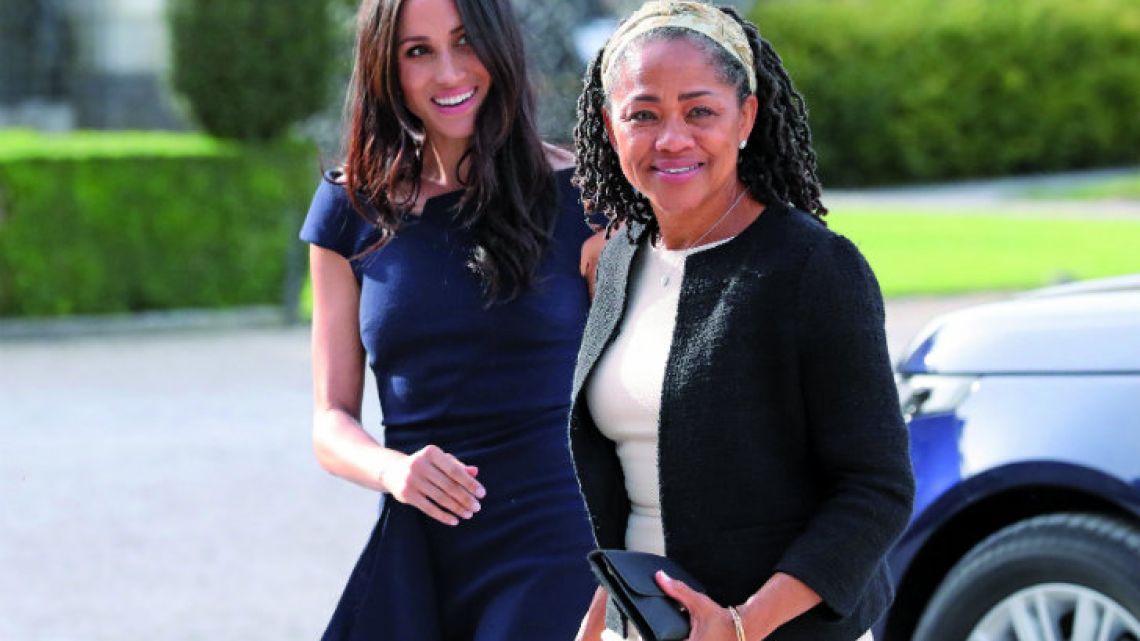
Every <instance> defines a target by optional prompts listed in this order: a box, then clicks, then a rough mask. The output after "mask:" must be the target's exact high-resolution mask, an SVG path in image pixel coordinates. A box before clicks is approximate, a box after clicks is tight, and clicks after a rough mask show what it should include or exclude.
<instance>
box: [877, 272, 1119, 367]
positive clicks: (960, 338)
mask: <svg viewBox="0 0 1140 641" xmlns="http://www.w3.org/2000/svg"><path fill="white" fill-rule="evenodd" d="M1138 319H1140V291H1134V290H1121V291H1117V292H1092V293H1082V294H1077V295H1051V296H1031V297H1023V298H1016V299H1012V300H1008V301H1002V302H997V303H990V304H986V305H979V306H977V307H971V308H968V309H965V310H962V311H959V312H953V313H950V314H947V315H945V316H943V317H942V318H940V319H938V320H936V321H935V322H934V323H933V324H931V325H930V326H928V327H927V329H926V330H925V331H923V332H921V333H920V334H919V335H918V337H917V338H916V340H915V341H914V342H912V344H911V347H910V348H908V349H907V356H906V357H904V358H903V359H902V361H901V362H900V365H899V372H900V373H902V374H918V373H941V374H961V373H980V372H986V373H991V374H996V373H1009V374H1057V373H1076V372H1083V373H1140V335H1138V328H1140V321H1138Z"/></svg>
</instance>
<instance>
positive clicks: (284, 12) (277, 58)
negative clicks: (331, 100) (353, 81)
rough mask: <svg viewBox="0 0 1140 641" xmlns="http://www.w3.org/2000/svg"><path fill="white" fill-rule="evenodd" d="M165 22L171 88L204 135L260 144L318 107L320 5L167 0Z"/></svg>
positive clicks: (326, 27)
mask: <svg viewBox="0 0 1140 641" xmlns="http://www.w3.org/2000/svg"><path fill="white" fill-rule="evenodd" d="M170 16H171V27H172V28H171V31H172V33H173V66H174V85H175V87H176V88H177V89H178V91H180V92H182V93H183V94H184V95H185V96H186V98H187V100H188V101H189V103H190V107H191V110H192V111H193V113H194V115H195V117H196V118H197V120H198V122H199V123H200V124H201V125H202V127H203V128H204V129H205V130H206V131H208V132H210V133H212V134H214V135H216V136H221V137H225V138H235V139H241V140H268V139H271V138H275V137H277V136H279V135H281V134H282V133H284V132H285V131H286V130H287V129H288V127H289V126H290V125H291V124H293V123H295V122H297V121H298V120H300V119H302V118H305V117H307V116H310V115H312V114H314V113H316V112H318V111H320V110H321V108H322V107H324V105H325V99H326V97H327V89H328V87H329V81H328V77H329V74H331V73H332V71H333V63H334V59H333V51H334V39H335V38H336V37H337V31H336V29H335V25H334V23H333V18H332V14H331V13H330V4H329V2H327V0H237V1H235V0H173V1H172V2H171V5H170Z"/></svg>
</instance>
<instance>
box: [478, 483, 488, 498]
mask: <svg viewBox="0 0 1140 641" xmlns="http://www.w3.org/2000/svg"><path fill="white" fill-rule="evenodd" d="M475 496H477V497H479V498H483V497H484V496H487V490H485V489H483V486H482V485H480V486H479V487H477V488H475Z"/></svg>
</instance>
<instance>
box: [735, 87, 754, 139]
mask: <svg viewBox="0 0 1140 641" xmlns="http://www.w3.org/2000/svg"><path fill="white" fill-rule="evenodd" d="M759 109H760V101H759V100H757V99H756V95H755V94H753V95H751V96H748V97H747V98H745V99H744V104H742V105H740V131H739V132H738V133H739V136H738V137H737V139H736V141H737V142H740V141H742V140H748V137H749V136H751V135H752V127H753V126H754V125H755V124H756V112H757V111H759Z"/></svg>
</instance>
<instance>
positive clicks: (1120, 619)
mask: <svg viewBox="0 0 1140 641" xmlns="http://www.w3.org/2000/svg"><path fill="white" fill-rule="evenodd" d="M969 641H1140V621H1138V620H1137V619H1136V617H1135V616H1134V615H1133V614H1132V613H1131V612H1129V611H1128V610H1127V609H1126V608H1125V607H1124V606H1122V605H1120V604H1119V603H1117V602H1116V601H1114V600H1113V599H1111V598H1109V597H1107V596H1105V595H1104V594H1102V593H1100V592H1097V591H1096V590H1092V589H1090V588H1087V587H1085V586H1081V585H1075V584H1072V583H1042V584H1039V585H1034V586H1031V587H1028V588H1025V589H1023V590H1019V591H1018V592H1015V593H1013V594H1011V595H1009V596H1008V597H1006V598H1005V599H1003V600H1002V601H1001V602H1000V603H998V604H997V605H995V606H994V607H993V608H991V609H990V611H989V612H987V613H986V615H985V616H984V617H982V620H981V621H980V622H979V623H978V624H977V625H976V626H974V629H973V630H972V631H971V632H970V636H969Z"/></svg>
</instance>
